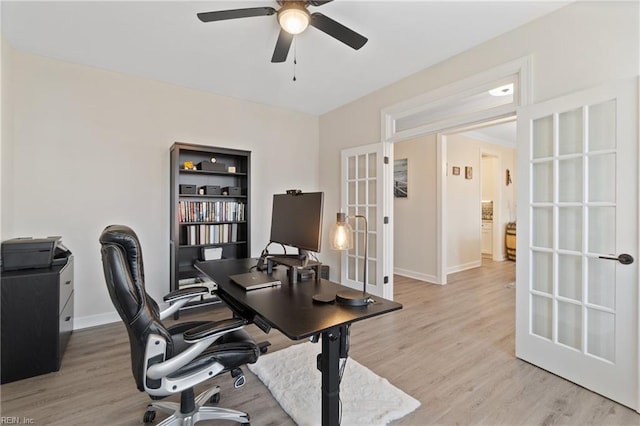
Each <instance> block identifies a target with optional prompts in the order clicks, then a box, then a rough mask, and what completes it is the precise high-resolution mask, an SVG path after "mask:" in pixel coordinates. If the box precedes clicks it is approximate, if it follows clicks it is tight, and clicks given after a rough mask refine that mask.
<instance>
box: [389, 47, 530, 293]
mask: <svg viewBox="0 0 640 426" xmlns="http://www.w3.org/2000/svg"><path fill="white" fill-rule="evenodd" d="M531 69H532V60H531V57H530V56H526V57H523V58H520V59H517V60H515V61H512V62H509V63H506V64H504V65H501V66H498V67H495V68H492V69H489V70H487V71H485V72H482V73H479V74H476V75H474V76H472V77H470V78H467V79H464V80H460V81H457V82H455V83H452V84H450V85H447V86H444V87H442V88H440V89H436V90H434V91H431V92H427V93H424V94H422V95H419V96H416V97H414V98H412V99H409V100H406V101H403V102H401V103H398V104H395V105H392V106H389V107H386V108H383V109H382V110H381V120H380V123H381V132H380V134H381V136H382V140H381V143H382V144H384V145H385V146H390V145H391V144H393V143H396V142H402V141H406V140H409V139H413V138H416V137H418V136H425V135H430V134H434V133H435V134H436V156H437V161H436V173H437V175H436V186H437V193H436V200H437V203H438V208H437V213H436V217H437V219H436V221H437V224H436V229H437V235H436V240H437V242H436V244H437V247H438V249H437V254H436V284H446V283H447V269H448V268H447V241H446V240H447V238H446V235H447V229H448V221H447V205H446V200H447V185H446V173H447V141H446V139H447V138H446V134H444V133H445V132H446V133H452V131H455V132H456V133H458V132H461V131H464V130H466V129H471V128H473V127H477V126H478V124H479V123H486V122H495V123H496V124H497V123H499V122H500V121H508V120H512V119H513V117H514V116H515V114H516V111H517V108H519V107H520V106H524V105H529V104H530V100H531V92H532V90H531V89H532V82H531V74H532V73H531ZM514 75H515V76H516V82H517V85H518V86H517V91H516V93H517V94H518V96H517V99H515V100H514V102H513V103H512V104H508V105H504V106H502V107H494V108H488V109H484V110H480V111H476V112H473V113H469V114H466V115H452V116H450V117H444V118H441V119H439V120H438V121H437V122H434V123H427V124H425V125H421V126H419V127H415V128H413V129H407V130H403V131H396V126H395V123H396V120H398V119H400V118H402V117H405V116H406V115H407V114H410V113H415V112H416V111H420V110H427V109H429V108H433V107H434V106H436V105H437V104H441V103H443V102H444V103H446V102H449V101H450V102H459V103H460V104H461V103H463V102H464V98H463V97H461V94H467V93H472V92H474V91H477V90H478V89H480V88H483V87H485V86H487V85H488V84H491V83H493V82H498V81H501V80H504V79H505V78H507V77H510V76H514ZM384 191H385V193H386V198H387V199H391V200H392V199H393V197H392V196H393V194H392V193H391V191H392V188H391V186H389V185H387V186H385V188H384ZM389 213H390V216H389V217H390V226H389V233H390V235H389V239H388V240H387V241H388V242H389V243H388V244H389V245H390V247H391V248H390V250H391V252H393V203H391V205H390V206H389ZM392 266H393V265H392Z"/></svg>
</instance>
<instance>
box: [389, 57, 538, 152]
mask: <svg viewBox="0 0 640 426" xmlns="http://www.w3.org/2000/svg"><path fill="white" fill-rule="evenodd" d="M530 69H531V57H530V56H526V57H524V58H520V59H517V60H514V61H512V62H509V63H506V64H503V65H501V66H498V67H495V68H492V69H490V70H487V71H484V72H482V73H479V74H476V75H474V76H472V77H469V78H467V79H465V80H460V81H457V82H454V83H451V84H449V85H446V86H443V87H440V88H438V89H435V90H432V91H430V92H427V93H423V94H421V95H419V96H416V97H414V98H411V99H408V100H406V101H403V102H400V103H397V104H395V105H392V106H389V107H387V108H383V109H382V110H381V112H380V114H381V117H380V118H381V119H380V123H381V127H382V128H381V132H380V134H381V136H382V138H383V142H399V141H402V140H407V139H411V138H414V137H416V136H419V135H424V134H428V133H436V132H440V131H444V130H448V129H451V128H454V127H459V126H461V125H463V124H471V123H479V122H483V121H486V120H489V119H496V118H500V117H506V116H509V115H513V113H514V112H515V111H516V109H517V107H518V106H522V105H528V104H529V102H530V90H531V87H532V84H531V72H530ZM512 75H516V76H517V83H518V90H517V91H516V94H517V96H516V98H515V99H514V102H513V103H512V104H509V105H504V106H500V107H495V108H490V109H488V110H483V111H478V112H475V113H470V114H467V115H465V116H464V117H462V118H461V117H458V116H454V117H450V118H447V119H442V120H438V121H437V122H436V123H433V124H426V125H423V126H419V127H416V128H413V129H408V130H403V131H400V132H396V129H395V121H396V120H397V119H398V118H401V117H404V116H406V115H409V114H413V113H415V112H417V111H419V110H421V109H424V108H425V106H427V105H430V104H434V103H441V102H447V103H450V102H455V101H456V100H463V99H464V98H465V97H466V96H468V94H469V93H470V92H475V91H477V90H478V87H482V86H485V85H487V84H491V83H493V82H495V81H497V80H500V79H504V78H506V77H509V76H512Z"/></svg>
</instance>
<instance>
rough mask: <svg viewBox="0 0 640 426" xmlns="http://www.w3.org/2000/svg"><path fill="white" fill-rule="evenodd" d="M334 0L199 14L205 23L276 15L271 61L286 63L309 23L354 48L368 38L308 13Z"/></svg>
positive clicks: (284, 1)
mask: <svg viewBox="0 0 640 426" xmlns="http://www.w3.org/2000/svg"><path fill="white" fill-rule="evenodd" d="M331 1H333V0H325V1H320V0H305V1H293V0H277V3H278V4H279V5H280V8H279V9H278V10H276V9H274V8H273V7H250V8H246V9H232V10H219V11H214V12H202V13H198V19H200V20H201V21H202V22H212V21H224V20H227V19H236V18H249V17H252V16H269V15H273V14H276V15H277V18H278V23H279V24H280V34H279V35H278V41H277V42H276V47H275V49H274V51H273V56H272V57H271V62H284V61H285V60H286V59H287V55H288V54H289V48H290V47H291V42H292V41H293V36H294V35H296V34H300V33H301V32H303V31H304V30H305V29H307V27H308V26H309V25H311V26H312V27H316V28H317V29H319V30H320V31H322V32H324V33H326V34H328V35H330V36H331V37H333V38H335V39H337V40H339V41H341V42H343V43H344V44H346V45H347V46H350V47H352V48H353V49H355V50H358V49H360V48H361V47H362V46H364V45H365V43H366V42H367V38H366V37H363V36H362V35H360V34H358V33H357V32H355V31H353V30H351V29H349V28H347V27H345V26H344V25H342V24H340V23H339V22H336V21H334V20H333V19H331V18H329V17H327V16H325V15H323V14H322V13H319V12H314V13H309V10H308V8H309V6H315V7H318V6H322V5H324V4H326V3H330V2H331Z"/></svg>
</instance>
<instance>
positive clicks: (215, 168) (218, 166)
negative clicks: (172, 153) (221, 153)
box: [196, 161, 227, 172]
mask: <svg viewBox="0 0 640 426" xmlns="http://www.w3.org/2000/svg"><path fill="white" fill-rule="evenodd" d="M196 169H198V170H204V171H205V172H226V171H227V165H226V164H223V163H212V162H211V161H201V162H199V163H198V164H196Z"/></svg>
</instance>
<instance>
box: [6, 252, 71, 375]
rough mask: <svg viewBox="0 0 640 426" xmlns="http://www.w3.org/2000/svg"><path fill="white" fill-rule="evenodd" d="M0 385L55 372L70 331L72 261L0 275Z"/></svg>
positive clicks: (69, 259)
mask: <svg viewBox="0 0 640 426" xmlns="http://www.w3.org/2000/svg"><path fill="white" fill-rule="evenodd" d="M1 285H2V295H1V296H2V299H1V303H2V306H1V309H2V311H1V318H0V321H1V323H0V328H1V333H0V334H1V342H0V345H1V352H2V353H1V363H2V370H1V376H2V377H1V383H8V382H12V381H15V380H20V379H25V378H27V377H33V376H37V375H40V374H45V373H50V372H52V371H58V370H59V369H60V364H61V362H62V356H63V354H64V350H65V348H66V346H67V342H68V341H69V337H70V336H71V333H72V332H73V256H71V255H69V257H68V258H67V261H66V263H65V264H63V265H57V266H52V267H50V268H39V269H25V270H19V271H9V272H4V273H3V274H2V280H1Z"/></svg>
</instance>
